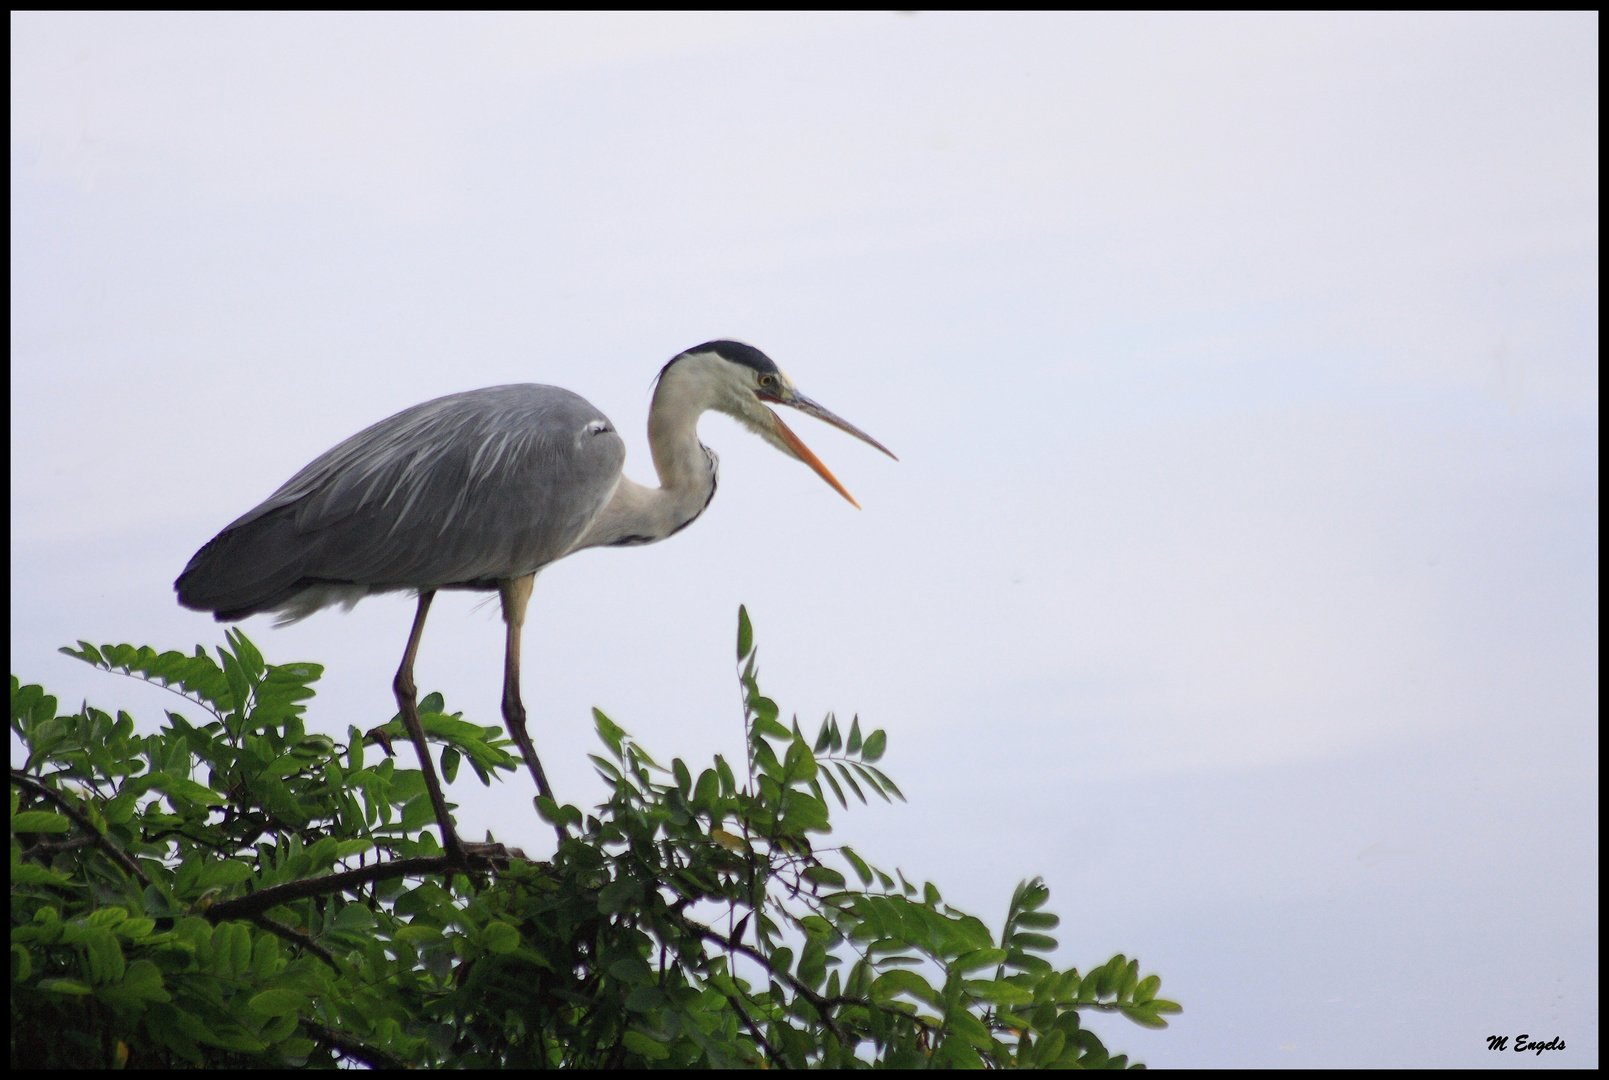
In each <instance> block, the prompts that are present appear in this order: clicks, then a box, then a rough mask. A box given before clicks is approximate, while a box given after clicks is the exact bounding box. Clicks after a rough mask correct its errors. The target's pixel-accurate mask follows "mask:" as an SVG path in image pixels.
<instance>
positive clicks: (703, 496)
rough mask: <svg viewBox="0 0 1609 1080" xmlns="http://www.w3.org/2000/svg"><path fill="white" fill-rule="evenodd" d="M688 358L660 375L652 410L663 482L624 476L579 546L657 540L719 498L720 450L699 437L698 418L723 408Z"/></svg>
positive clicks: (651, 429) (651, 434)
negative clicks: (655, 484)
mask: <svg viewBox="0 0 1609 1080" xmlns="http://www.w3.org/2000/svg"><path fill="white" fill-rule="evenodd" d="M701 359H702V358H700V357H688V358H687V359H685V360H682V361H679V362H678V363H675V364H672V365H671V366H670V367H669V368H667V369H666V370H665V372H664V373H663V374H662V375H661V376H660V379H659V385H658V386H657V387H655V389H654V400H653V404H652V405H651V406H650V407H649V409H648V446H649V448H650V449H651V450H652V451H653V456H654V471H655V472H657V473H658V474H659V486H658V487H657V488H651V487H647V486H645V485H643V484H639V483H637V482H636V481H635V480H631V479H629V478H627V477H625V476H622V477H621V478H620V485H619V487H617V488H616V489H615V493H614V495H613V496H612V497H611V498H610V499H609V502H608V504H607V505H605V506H604V508H603V511H602V512H601V513H599V515H598V516H597V517H596V518H595V519H593V522H592V525H591V526H590V527H589V528H588V529H587V531H586V534H585V535H584V536H583V537H582V538H581V541H580V542H579V543H577V544H576V549H580V548H584V547H614V546H625V545H634V544H652V543H654V542H655V541H656V540H663V539H665V537H667V536H670V535H671V534H672V533H675V532H679V531H680V530H682V529H684V528H686V527H687V526H688V525H690V524H692V522H693V519H695V518H697V517H698V515H700V514H702V513H703V512H704V508H705V507H706V506H708V505H709V503H710V500H711V499H713V498H714V497H715V483H716V476H715V473H716V459H715V451H713V450H711V449H710V448H709V447H707V446H705V445H704V444H703V443H701V442H699V441H698V418H699V417H700V416H702V415H703V414H704V413H705V412H706V411H707V410H709V409H712V408H716V407H718V403H717V402H716V401H714V400H711V395H710V392H709V390H708V389H707V388H708V387H709V386H710V385H711V381H710V380H709V379H707V378H700V377H699V374H700V373H699V372H697V371H694V370H691V368H692V367H693V366H694V365H695V363H696V362H697V361H699V360H701Z"/></svg>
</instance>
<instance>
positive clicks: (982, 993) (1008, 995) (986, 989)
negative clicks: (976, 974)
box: [964, 979, 1034, 1008]
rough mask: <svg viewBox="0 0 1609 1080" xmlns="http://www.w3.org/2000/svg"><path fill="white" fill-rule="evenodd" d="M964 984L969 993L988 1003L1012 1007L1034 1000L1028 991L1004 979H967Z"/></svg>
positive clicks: (1031, 1002) (1027, 1003)
mask: <svg viewBox="0 0 1609 1080" xmlns="http://www.w3.org/2000/svg"><path fill="white" fill-rule="evenodd" d="M964 985H965V986H966V988H967V992H968V993H969V994H971V995H972V996H973V997H975V998H977V999H978V1000H979V1001H985V1002H988V1003H989V1004H990V1005H1004V1006H1005V1007H1007V1008H1012V1007H1014V1006H1018V1005H1032V1004H1033V1001H1034V995H1033V994H1032V993H1031V992H1030V991H1027V990H1024V989H1023V988H1022V987H1020V986H1017V985H1016V984H1014V983H1009V982H1006V981H1005V980H1004V979H999V980H994V979H968V980H966V983H965V984H964Z"/></svg>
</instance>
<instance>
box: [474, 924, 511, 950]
mask: <svg viewBox="0 0 1609 1080" xmlns="http://www.w3.org/2000/svg"><path fill="white" fill-rule="evenodd" d="M481 944H482V945H485V946H486V950H487V951H488V952H494V953H504V954H506V953H511V952H513V951H514V950H515V949H518V948H519V947H520V932H519V929H518V928H517V927H514V926H510V925H509V924H508V923H506V922H490V923H487V924H486V928H485V929H484V930H482V931H481Z"/></svg>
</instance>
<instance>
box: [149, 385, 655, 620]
mask: <svg viewBox="0 0 1609 1080" xmlns="http://www.w3.org/2000/svg"><path fill="white" fill-rule="evenodd" d="M625 453H626V450H625V444H624V443H623V442H622V441H621V439H620V436H619V435H618V434H617V433H616V432H615V430H614V426H613V425H612V424H610V423H609V420H608V418H607V417H605V416H604V415H603V413H601V412H599V411H598V410H597V409H596V408H594V407H593V406H592V405H591V404H590V403H589V402H588V401H587V400H586V399H585V398H582V397H580V396H579V395H577V394H574V393H571V392H570V391H568V390H564V389H561V388H559V387H556V386H541V385H536V384H516V385H511V386H493V387H488V388H486V389H484V390H471V391H468V392H466V393H462V394H451V395H448V396H447V397H442V398H437V399H435V400H434V401H427V402H425V403H424V404H422V405H415V406H414V407H413V408H411V409H405V410H404V411H402V412H400V413H397V414H396V415H395V416H392V417H390V418H388V419H386V420H382V421H380V422H379V423H378V424H375V425H374V426H372V427H369V428H366V429H365V430H363V431H360V432H359V433H358V434H356V435H354V436H352V437H351V438H350V439H347V440H346V441H345V442H343V443H341V444H340V445H338V446H336V447H335V448H333V449H331V450H330V451H328V452H327V453H325V454H323V455H321V456H320V457H319V458H317V459H316V460H315V461H313V462H312V463H311V464H310V465H308V466H307V467H306V468H305V469H303V470H302V471H301V472H299V473H297V474H296V475H295V476H293V477H292V478H291V479H290V481H289V482H287V483H286V484H285V485H284V486H283V487H281V488H280V489H279V490H278V491H276V492H274V494H273V495H271V496H270V497H269V498H268V499H267V500H266V501H264V502H263V503H262V504H260V505H259V506H257V507H255V508H254V509H252V510H251V511H250V512H248V513H246V514H244V515H243V516H241V517H240V518H237V519H236V520H235V521H234V522H232V523H231V524H230V525H229V526H228V527H227V528H225V529H224V530H223V532H221V533H219V534H218V535H217V536H216V537H214V538H213V540H212V541H211V542H209V543H208V544H207V545H206V546H205V547H203V548H202V549H201V550H200V551H198V552H197V553H196V555H195V557H194V558H192V559H191V560H190V564H189V565H188V566H186V567H185V570H184V573H183V574H181V575H180V576H179V580H178V581H177V582H175V583H174V587H175V588H176V589H177V590H178V593H179V602H180V603H181V604H183V605H184V606H185V607H189V608H194V609H197V610H202V611H212V612H215V613H216V614H217V617H218V618H219V619H220V620H225V619H240V618H245V617H246V616H247V615H253V614H256V613H257V612H260V611H279V612H281V613H282V614H285V615H287V616H288V617H291V618H300V617H302V616H304V615H307V614H310V613H311V612H312V611H314V610H316V609H317V608H319V607H321V606H324V605H325V604H329V603H335V602H338V601H345V602H348V603H352V602H355V601H356V600H357V599H358V598H360V597H361V596H363V595H366V594H367V593H370V592H378V591H385V590H388V589H403V588H451V587H455V586H456V587H465V588H495V587H496V582H497V581H499V580H502V579H506V578H511V577H520V576H523V575H525V574H529V573H534V572H535V571H537V570H539V569H541V568H542V567H543V566H546V565H547V564H548V563H550V562H552V561H554V560H555V559H558V558H560V557H562V556H563V555H565V554H566V553H567V552H568V551H569V550H570V548H571V547H572V546H573V545H574V544H575V542H576V540H577V539H578V538H579V537H580V536H581V534H582V532H584V531H585V529H586V527H587V524H588V523H589V522H591V520H592V519H593V517H594V516H595V515H596V514H597V513H598V512H599V511H600V510H601V509H602V508H603V506H604V504H605V503H606V502H607V501H608V500H609V497H610V495H611V494H612V493H613V492H614V489H615V486H616V485H617V484H618V483H619V479H620V468H621V465H622V463H623V462H624V460H625Z"/></svg>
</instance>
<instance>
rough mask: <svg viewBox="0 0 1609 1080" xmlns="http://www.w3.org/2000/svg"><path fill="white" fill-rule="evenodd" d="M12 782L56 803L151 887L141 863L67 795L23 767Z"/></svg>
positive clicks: (111, 856) (110, 855)
mask: <svg viewBox="0 0 1609 1080" xmlns="http://www.w3.org/2000/svg"><path fill="white" fill-rule="evenodd" d="M11 782H12V783H13V784H16V785H17V786H18V787H20V788H23V789H24V790H27V791H31V792H33V793H34V794H35V795H38V796H39V797H40V798H42V799H47V800H49V801H50V802H52V803H55V804H56V806H57V807H59V808H60V809H61V812H62V813H64V814H66V815H67V816H68V817H69V818H70V819H72V822H73V824H75V825H77V826H78V827H79V828H81V829H83V830H84V831H85V832H87V833H89V835H90V839H91V840H92V841H93V842H94V844H95V846H96V847H98V848H100V849H101V851H103V852H105V853H106V857H107V858H109V859H111V860H112V861H113V862H115V863H116V864H117V865H119V866H121V867H122V868H123V869H124V870H125V871H127V872H128V874H129V875H130V876H132V877H134V878H135V879H137V880H138V881H139V883H140V884H141V885H144V886H145V887H146V888H150V887H151V879H150V878H148V877H146V876H145V871H144V870H141V869H140V864H139V863H137V862H135V861H134V860H133V859H132V858H130V857H129V855H128V854H127V853H126V852H125V851H124V850H123V849H122V848H120V847H118V846H117V845H116V844H114V843H112V838H111V837H109V836H107V835H106V834H105V833H103V832H101V831H100V830H99V829H97V828H96V827H95V826H94V824H93V823H92V822H91V821H90V820H89V818H88V817H86V816H85V815H84V812H83V811H81V810H79V809H78V808H77V807H76V806H74V805H73V804H72V803H70V802H68V801H67V797H66V796H65V795H63V794H62V793H61V792H59V791H53V790H51V789H50V788H48V787H46V786H45V785H44V784H41V783H40V782H39V781H37V780H35V779H34V778H33V777H31V776H29V775H28V774H27V773H25V772H23V771H22V770H21V769H12V770H11Z"/></svg>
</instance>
